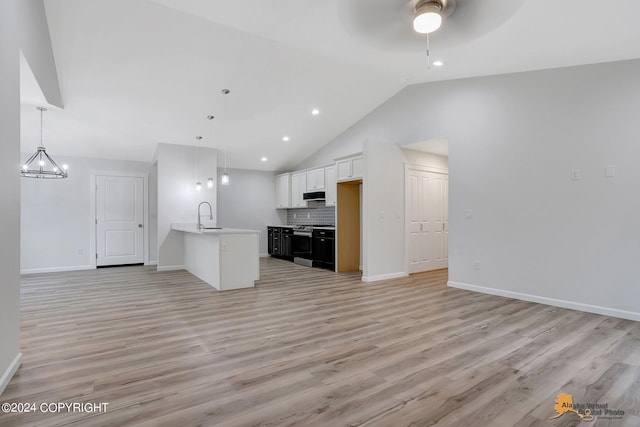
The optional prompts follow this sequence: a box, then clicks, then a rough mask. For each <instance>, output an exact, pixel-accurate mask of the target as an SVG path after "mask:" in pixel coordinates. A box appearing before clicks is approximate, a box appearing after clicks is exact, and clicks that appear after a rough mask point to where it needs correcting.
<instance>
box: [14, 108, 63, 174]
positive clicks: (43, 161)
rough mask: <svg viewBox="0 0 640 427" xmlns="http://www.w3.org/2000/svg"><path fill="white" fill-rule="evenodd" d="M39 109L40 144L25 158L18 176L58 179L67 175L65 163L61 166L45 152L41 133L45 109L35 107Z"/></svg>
mask: <svg viewBox="0 0 640 427" xmlns="http://www.w3.org/2000/svg"><path fill="white" fill-rule="evenodd" d="M36 109H37V110H38V111H40V145H38V148H37V149H36V152H35V153H33V154H32V155H31V157H29V158H28V159H27V161H26V162H24V164H23V165H22V168H21V169H20V176H23V177H25V178H43V179H60V178H66V177H67V165H62V168H60V167H59V166H58V164H57V163H56V162H54V161H53V159H52V158H51V156H49V155H48V154H47V150H46V148H44V145H43V144H42V134H43V128H44V126H43V123H44V120H43V113H44V112H45V111H47V109H46V108H44V107H36Z"/></svg>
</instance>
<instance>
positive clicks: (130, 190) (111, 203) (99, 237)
mask: <svg viewBox="0 0 640 427" xmlns="http://www.w3.org/2000/svg"><path fill="white" fill-rule="evenodd" d="M143 192H144V180H143V178H140V177H127V176H97V177H96V255H97V256H96V265H98V266H106V265H122V264H142V263H143V262H144V233H143V232H144V229H143V227H144V224H143V218H144V194H143Z"/></svg>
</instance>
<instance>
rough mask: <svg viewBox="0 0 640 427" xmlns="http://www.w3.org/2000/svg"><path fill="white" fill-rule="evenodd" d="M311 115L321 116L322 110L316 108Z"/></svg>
mask: <svg viewBox="0 0 640 427" xmlns="http://www.w3.org/2000/svg"><path fill="white" fill-rule="evenodd" d="M311 114H313V115H314V116H317V115H318V114H320V110H318V109H317V108H314V109H313V110H311Z"/></svg>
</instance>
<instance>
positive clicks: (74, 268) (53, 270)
mask: <svg viewBox="0 0 640 427" xmlns="http://www.w3.org/2000/svg"><path fill="white" fill-rule="evenodd" d="M94 269H95V267H94V266H92V265H70V266H68V267H51V268H28V269H24V270H20V274H38V273H61V272H64V271H81V270H94Z"/></svg>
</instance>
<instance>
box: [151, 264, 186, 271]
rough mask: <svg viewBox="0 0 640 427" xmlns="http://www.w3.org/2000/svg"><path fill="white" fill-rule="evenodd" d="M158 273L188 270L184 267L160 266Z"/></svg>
mask: <svg viewBox="0 0 640 427" xmlns="http://www.w3.org/2000/svg"><path fill="white" fill-rule="evenodd" d="M157 270H158V271H176V270H186V269H185V268H184V265H162V266H160V265H159V266H158V268H157Z"/></svg>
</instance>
